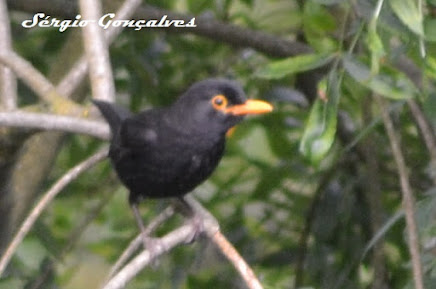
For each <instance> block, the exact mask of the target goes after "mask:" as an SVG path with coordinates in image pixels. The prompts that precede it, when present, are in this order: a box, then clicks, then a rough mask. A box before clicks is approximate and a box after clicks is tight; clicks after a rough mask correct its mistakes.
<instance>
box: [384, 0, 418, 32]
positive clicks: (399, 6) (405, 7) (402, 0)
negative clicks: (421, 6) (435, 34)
mask: <svg viewBox="0 0 436 289" xmlns="http://www.w3.org/2000/svg"><path fill="white" fill-rule="evenodd" d="M389 4H390V5H391V7H392V10H393V11H394V13H395V14H396V15H397V17H398V18H399V19H400V20H401V21H402V22H403V23H404V24H405V25H406V26H407V27H409V29H410V30H411V31H413V32H414V33H416V34H418V35H420V36H424V28H423V24H422V21H423V17H422V14H421V13H419V10H418V7H417V6H416V1H415V0H390V1H389Z"/></svg>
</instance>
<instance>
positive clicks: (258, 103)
mask: <svg viewBox="0 0 436 289" xmlns="http://www.w3.org/2000/svg"><path fill="white" fill-rule="evenodd" d="M272 110H273V106H272V105H271V104H270V103H269V102H266V101H262V100H253V99H249V100H247V101H246V102H244V103H242V104H237V105H233V106H231V107H228V108H226V109H225V112H226V113H231V114H233V115H247V114H263V113H268V112H271V111H272Z"/></svg>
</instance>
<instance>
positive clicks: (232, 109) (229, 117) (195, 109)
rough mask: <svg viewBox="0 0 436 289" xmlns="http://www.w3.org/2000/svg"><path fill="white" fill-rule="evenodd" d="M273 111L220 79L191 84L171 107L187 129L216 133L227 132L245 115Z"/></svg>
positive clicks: (235, 86)
mask: <svg viewBox="0 0 436 289" xmlns="http://www.w3.org/2000/svg"><path fill="white" fill-rule="evenodd" d="M272 109H273V107H272V105H271V104H269V103H268V102H265V101H261V100H252V99H247V98H246V96H245V93H244V91H243V90H242V88H241V86H240V85H239V84H238V83H237V82H234V81H231V80H227V79H219V78H212V79H206V80H203V81H200V82H197V83H195V84H193V85H192V86H191V87H190V88H189V89H188V90H187V91H186V92H185V93H184V94H183V95H182V96H181V97H180V98H179V99H178V100H177V101H176V102H175V103H174V105H173V107H172V110H173V111H174V110H175V111H176V112H175V115H177V116H178V121H180V122H182V123H183V124H184V126H186V128H187V129H192V130H197V131H201V130H204V131H208V133H211V132H216V133H218V134H223V133H226V132H227V131H228V130H229V129H230V128H232V127H233V126H235V125H236V124H238V123H239V122H240V121H242V119H243V118H244V116H245V115H250V114H263V113H268V112H271V111H272Z"/></svg>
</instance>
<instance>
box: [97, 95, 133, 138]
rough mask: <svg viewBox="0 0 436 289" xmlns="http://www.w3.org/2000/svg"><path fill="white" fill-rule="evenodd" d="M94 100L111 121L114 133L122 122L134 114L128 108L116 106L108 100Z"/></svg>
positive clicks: (105, 116)
mask: <svg viewBox="0 0 436 289" xmlns="http://www.w3.org/2000/svg"><path fill="white" fill-rule="evenodd" d="M92 102H93V103H94V104H95V105H96V106H97V108H98V109H99V110H100V112H101V114H102V115H103V117H104V118H105V119H106V121H107V122H108V123H109V126H110V128H111V132H112V133H114V132H116V131H118V129H119V128H120V125H121V122H122V121H123V120H125V119H126V118H128V117H130V116H131V115H132V113H131V112H130V111H128V110H127V109H125V108H123V107H120V106H116V105H114V104H112V103H110V102H107V101H102V100H95V99H93V100H92Z"/></svg>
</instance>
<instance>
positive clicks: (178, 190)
mask: <svg viewBox="0 0 436 289" xmlns="http://www.w3.org/2000/svg"><path fill="white" fill-rule="evenodd" d="M93 102H94V103H95V105H96V106H97V107H98V108H99V110H100V112H101V113H102V114H103V116H104V118H105V119H106V121H107V122H108V123H109V126H110V129H111V133H112V140H111V145H110V151H109V157H110V159H111V161H112V165H113V166H114V168H115V170H116V172H117V174H118V177H119V178H120V180H121V181H122V183H123V184H124V185H125V186H126V187H127V188H128V189H129V191H130V193H129V202H130V205H131V206H132V209H133V213H134V215H135V218H136V221H137V222H138V225H139V227H140V229H141V230H142V231H143V230H144V227H143V225H142V220H141V218H140V215H139V212H138V209H137V204H138V202H139V201H141V200H142V199H146V198H168V197H178V198H180V199H182V200H183V196H184V195H185V194H186V193H188V192H190V191H192V190H193V189H194V188H195V187H196V186H198V185H199V184H200V183H202V182H203V181H204V180H206V179H207V178H208V177H209V176H210V174H211V173H212V172H213V171H214V169H215V168H216V166H217V165H218V163H219V161H220V159H221V157H222V156H223V152H224V146H225V139H226V132H228V131H229V129H231V128H232V127H233V126H235V125H236V124H238V123H239V122H240V121H241V120H242V119H243V116H244V115H247V114H261V113H267V112H270V111H271V110H272V106H271V105H270V104H269V103H267V102H264V101H260V100H247V99H246V97H245V93H244V92H243V90H242V88H241V87H240V86H239V85H238V84H237V83H236V82H233V81H230V80H226V79H206V80H204V81H200V82H197V83H195V84H194V85H192V86H191V87H190V88H189V89H188V90H187V91H186V92H185V93H184V94H183V95H181V96H180V97H179V98H178V99H177V100H176V101H175V102H174V103H173V104H172V105H171V106H169V107H165V108H153V109H149V110H146V111H142V112H140V113H138V114H136V115H133V114H132V113H131V112H129V111H128V110H126V109H124V108H121V107H118V106H115V105H113V104H111V103H108V102H104V101H98V100H94V101H93ZM144 238H146V237H145V236H144ZM145 243H147V242H145Z"/></svg>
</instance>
